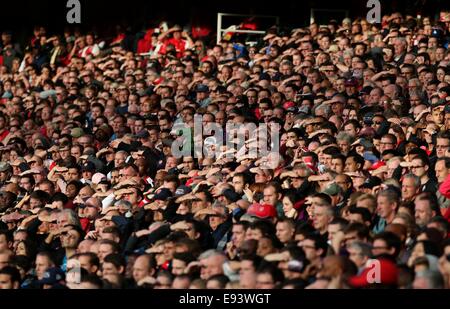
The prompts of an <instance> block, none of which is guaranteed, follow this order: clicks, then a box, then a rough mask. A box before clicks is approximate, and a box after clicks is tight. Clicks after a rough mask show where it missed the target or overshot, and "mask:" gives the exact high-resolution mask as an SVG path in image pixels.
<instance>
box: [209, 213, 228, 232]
mask: <svg viewBox="0 0 450 309" xmlns="http://www.w3.org/2000/svg"><path fill="white" fill-rule="evenodd" d="M224 222H225V218H224V217H221V216H210V217H209V226H210V227H211V229H212V230H213V231H215V230H216V229H217V227H218V226H219V225H221V224H222V223H224Z"/></svg>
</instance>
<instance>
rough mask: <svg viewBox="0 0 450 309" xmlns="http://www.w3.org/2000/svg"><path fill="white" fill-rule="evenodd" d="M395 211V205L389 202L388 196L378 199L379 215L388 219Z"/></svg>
mask: <svg viewBox="0 0 450 309" xmlns="http://www.w3.org/2000/svg"><path fill="white" fill-rule="evenodd" d="M394 211H395V203H391V202H389V200H388V198H387V197H386V196H378V198H377V214H378V215H379V216H380V217H381V218H383V219H386V218H388V217H389V216H390V215H391V214H392V213H393V212H394Z"/></svg>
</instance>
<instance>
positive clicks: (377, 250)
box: [372, 239, 392, 256]
mask: <svg viewBox="0 0 450 309" xmlns="http://www.w3.org/2000/svg"><path fill="white" fill-rule="evenodd" d="M390 249H391V248H389V247H388V246H387V244H386V242H385V241H384V240H383V239H375V240H374V242H373V247H372V254H373V255H374V256H377V255H380V254H391V253H392V252H391V250H390Z"/></svg>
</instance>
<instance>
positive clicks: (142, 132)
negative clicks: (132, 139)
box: [136, 130, 150, 138]
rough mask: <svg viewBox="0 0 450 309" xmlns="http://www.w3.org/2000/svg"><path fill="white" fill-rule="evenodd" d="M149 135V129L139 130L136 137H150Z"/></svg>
mask: <svg viewBox="0 0 450 309" xmlns="http://www.w3.org/2000/svg"><path fill="white" fill-rule="evenodd" d="M149 137H150V134H149V133H148V131H147V130H142V131H139V132H138V133H137V134H136V138H149Z"/></svg>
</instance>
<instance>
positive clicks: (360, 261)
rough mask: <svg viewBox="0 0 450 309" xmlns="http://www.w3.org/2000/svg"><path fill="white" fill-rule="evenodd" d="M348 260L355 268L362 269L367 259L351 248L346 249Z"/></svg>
mask: <svg viewBox="0 0 450 309" xmlns="http://www.w3.org/2000/svg"><path fill="white" fill-rule="evenodd" d="M347 252H348V254H349V259H350V260H351V261H352V262H353V263H355V265H356V267H358V268H362V267H364V265H365V264H366V262H367V260H368V257H367V256H364V255H363V254H362V252H361V251H360V250H357V249H355V248H353V247H350V248H347Z"/></svg>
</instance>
